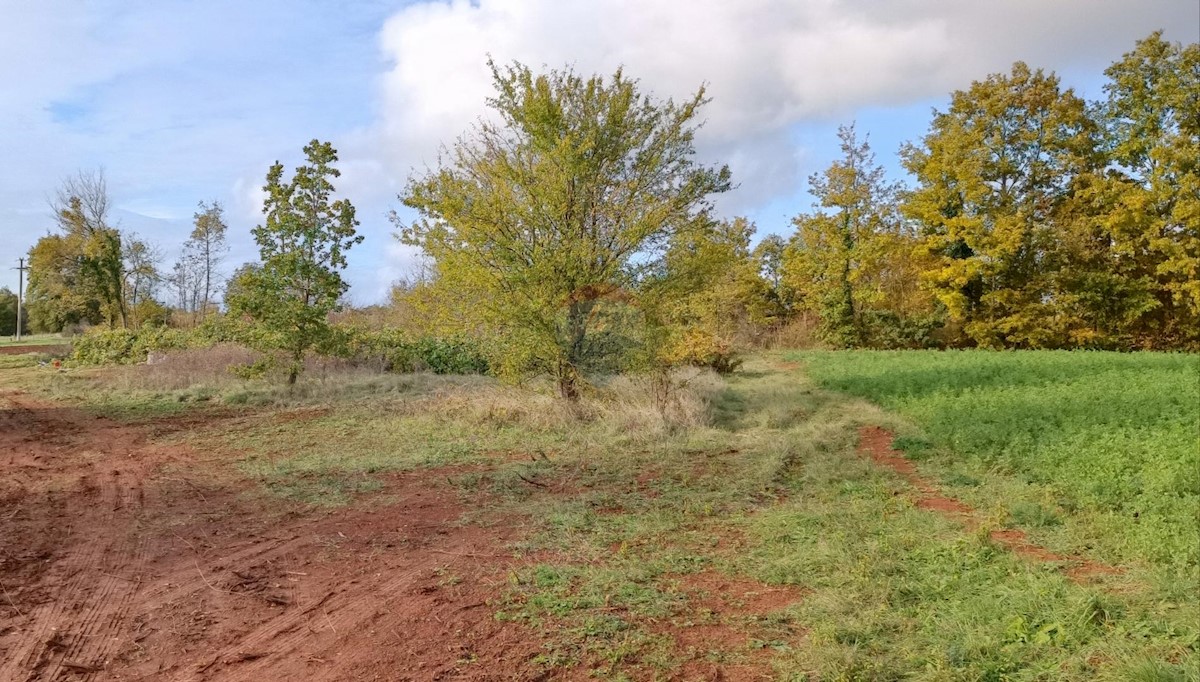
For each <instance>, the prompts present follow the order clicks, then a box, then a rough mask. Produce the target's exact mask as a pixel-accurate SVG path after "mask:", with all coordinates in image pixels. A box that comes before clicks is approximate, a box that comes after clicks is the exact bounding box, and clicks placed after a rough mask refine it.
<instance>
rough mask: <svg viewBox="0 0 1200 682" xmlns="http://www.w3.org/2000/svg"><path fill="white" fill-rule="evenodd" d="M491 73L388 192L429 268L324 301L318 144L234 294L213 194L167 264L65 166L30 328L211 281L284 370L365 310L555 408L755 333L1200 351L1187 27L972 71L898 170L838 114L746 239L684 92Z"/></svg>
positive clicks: (351, 226) (1191, 53)
mask: <svg viewBox="0 0 1200 682" xmlns="http://www.w3.org/2000/svg"><path fill="white" fill-rule="evenodd" d="M490 66H491V68H492V73H493V78H494V85H495V94H494V96H493V97H492V98H490V99H489V100H488V102H487V104H488V106H489V107H490V108H491V109H492V110H493V113H494V114H495V116H493V117H491V118H488V119H485V120H484V121H483V122H481V123H479V124H477V125H476V126H475V127H473V128H472V129H471V130H470V131H468V132H467V133H466V134H465V135H464V136H463V137H461V138H459V140H458V141H457V142H456V143H455V144H454V145H453V146H452V147H450V148H449V149H446V150H445V153H444V154H443V155H442V157H441V159H440V160H439V163H438V165H437V167H435V168H433V169H431V170H429V171H427V172H425V173H423V174H416V175H414V176H412V177H410V178H409V181H408V184H407V186H406V188H405V190H404V192H403V193H402V194H401V195H400V197H399V198H400V200H401V201H402V202H403V203H404V205H406V206H407V207H409V208H410V209H412V210H414V211H415V212H416V214H417V216H418V218H417V219H416V220H415V221H407V220H404V219H403V218H402V217H401V216H399V215H398V214H393V220H394V222H395V224H396V228H397V236H398V238H399V239H400V240H401V241H402V242H404V243H405V244H408V245H412V246H415V247H418V248H419V249H420V250H421V252H422V253H423V254H424V256H425V258H426V267H425V268H424V269H423V271H422V272H421V273H419V275H417V276H414V277H412V278H410V279H409V280H408V281H406V282H404V283H402V284H401V285H398V286H397V287H396V289H395V290H394V292H393V295H392V297H391V300H390V301H389V302H388V304H386V305H382V306H374V307H371V308H368V309H361V310H353V311H344V310H342V306H341V305H340V303H339V302H340V301H341V300H342V296H343V295H344V294H345V292H346V289H347V285H346V283H345V282H344V280H343V279H342V278H341V275H340V272H341V271H342V270H343V269H344V267H345V253H346V251H347V250H348V249H349V248H351V247H352V246H353V245H354V244H357V243H358V242H359V241H361V239H362V237H361V236H358V235H357V234H356V231H355V227H356V226H357V224H358V223H357V220H356V218H355V215H354V207H353V206H352V205H351V204H350V203H349V202H348V201H347V200H345V199H335V198H334V194H335V190H334V187H333V184H332V180H333V179H335V178H336V177H337V176H338V173H337V170H336V168H335V167H334V163H335V162H336V160H337V156H336V152H335V151H334V150H333V149H332V147H331V146H329V145H328V144H327V143H319V142H317V141H315V140H314V141H313V143H312V144H310V145H309V146H308V147H306V148H305V152H306V154H307V159H308V162H307V164H306V165H303V166H301V167H299V168H297V169H296V173H295V175H294V176H293V178H292V179H291V180H285V179H284V177H283V168H282V166H281V165H279V164H276V165H275V166H273V167H272V168H271V170H270V171H269V173H268V176H267V185H266V187H265V188H264V189H265V190H266V193H267V200H266V204H265V206H264V214H265V216H266V220H265V221H264V224H263V225H260V226H259V227H257V228H255V230H254V237H255V240H256V242H257V244H258V246H259V250H260V262H259V263H254V264H247V265H245V266H242V267H241V268H239V269H238V271H237V272H236V274H235V276H234V277H233V278H232V279H231V280H229V283H228V286H227V287H224V286H223V285H222V284H220V283H219V282H220V281H221V279H223V278H219V277H216V273H217V272H218V271H219V265H220V257H221V254H222V253H223V248H224V247H223V245H224V236H225V231H226V228H225V224H224V221H223V218H222V216H221V212H220V207H219V206H217V205H216V204H212V205H208V204H202V205H201V210H200V211H199V212H198V213H197V214H196V227H195V231H194V232H193V233H192V235H191V239H190V241H189V242H188V247H187V249H186V250H185V253H184V254H183V255H181V257H180V259H179V260H178V261H177V264H176V266H175V268H174V269H173V270H172V271H171V272H170V273H167V274H162V273H160V272H159V271H158V270H157V268H156V267H154V266H153V264H154V263H155V262H156V256H155V250H154V249H153V248H151V247H149V246H147V245H146V244H144V242H142V241H141V240H139V239H137V238H136V237H132V236H131V237H125V236H123V235H121V234H120V232H119V231H118V230H116V229H115V228H113V227H112V226H110V225H109V224H108V222H107V218H106V216H107V204H106V201H100V200H99V199H100V197H104V198H105V199H106V195H105V194H104V193H103V192H102V191H97V185H99V187H100V189H102V185H103V182H102V178H96V177H94V176H80V177H79V178H76V179H73V180H72V181H69V182H68V183H67V184H66V186H64V189H63V191H62V192H60V194H59V200H58V204H57V206H56V210H57V218H58V222H59V231H58V233H57V234H53V235H49V236H47V237H45V238H44V239H42V240H41V241H40V242H39V243H38V245H37V246H36V247H35V248H34V249H33V251H32V252H31V254H30V255H31V267H32V268H33V270H32V271H31V277H30V284H31V286H30V303H29V310H30V323H31V325H32V326H33V327H34V328H35V329H58V328H62V327H63V326H65V325H71V324H104V325H106V326H109V327H119V326H133V327H136V326H138V325H142V324H145V323H153V324H166V323H171V324H175V325H182V326H188V325H194V324H196V323H197V321H199V320H202V319H203V318H205V317H208V316H211V315H213V314H214V313H215V312H216V309H217V304H216V301H215V300H214V299H215V297H216V296H217V295H218V294H219V293H221V291H222V289H224V300H225V304H226V308H227V311H228V314H227V317H229V318H231V319H232V320H235V321H238V322H239V324H242V325H243V327H244V330H245V331H244V334H245V338H246V339H247V341H246V342H247V343H248V344H250V345H253V346H255V347H258V348H261V349H263V350H264V351H270V353H273V354H274V355H273V356H272V357H277V358H283V360H282V362H283V364H285V365H286V366H287V367H289V368H290V369H289V370H288V377H289V379H290V380H292V381H294V380H295V378H296V375H297V373H298V372H299V371H300V368H301V367H302V359H303V356H304V355H305V354H306V353H310V352H313V351H321V352H325V351H327V350H328V349H329V348H330V344H331V343H332V341H331V339H335V338H347V337H345V335H344V334H343V335H342V336H341V337H339V336H338V334H339V333H341V332H338V330H339V329H342V330H344V329H345V328H346V327H347V326H358V327H362V328H370V329H375V330H377V331H378V330H383V329H387V330H390V331H388V332H387V334H392V335H393V337H394V338H401V337H402V338H404V339H407V340H408V341H406V343H415V341H414V340H415V339H455V340H456V341H455V343H458V344H461V343H469V344H473V345H474V347H475V348H476V349H478V352H479V353H480V355H481V358H483V359H484V360H486V365H487V367H488V368H489V370H490V371H492V372H494V373H497V374H501V375H508V376H514V377H523V376H529V375H532V374H548V375H550V376H552V377H554V378H555V380H556V382H557V384H558V387H559V390H560V392H561V393H562V395H563V396H565V397H568V398H571V397H575V396H577V395H578V394H579V392H580V391H581V390H584V388H585V387H586V386H587V380H586V377H587V376H589V375H592V374H595V373H602V372H613V371H629V370H654V371H658V370H663V369H669V368H670V367H674V366H677V365H681V364H698V365H707V366H712V367H714V368H717V369H718V370H729V369H732V368H733V367H735V366H736V364H737V359H736V358H737V352H738V351H739V350H740V349H744V348H747V347H754V346H764V345H802V344H809V343H822V344H825V345H830V346H835V347H874V348H916V347H961V346H982V347H989V348H1115V349H1127V350H1134V349H1196V348H1197V347H1200V272H1198V269H1200V45H1197V44H1191V45H1186V46H1184V45H1180V44H1173V43H1169V42H1167V41H1164V40H1163V39H1162V36H1161V34H1159V33H1155V34H1153V35H1151V36H1149V37H1148V38H1146V39H1145V40H1142V41H1139V42H1138V43H1137V45H1136V46H1135V47H1134V49H1133V50H1132V51H1131V52H1129V53H1128V54H1126V55H1125V56H1124V57H1123V58H1122V59H1121V60H1119V61H1118V62H1116V63H1114V64H1112V65H1111V66H1110V67H1109V69H1107V71H1106V75H1107V77H1108V81H1107V84H1106V85H1105V88H1104V92H1105V98H1104V99H1103V100H1102V101H1095V102H1088V101H1085V100H1083V99H1082V98H1080V97H1079V96H1078V95H1076V94H1075V93H1074V92H1073V91H1072V90H1071V89H1069V88H1065V87H1063V86H1062V84H1061V83H1060V82H1059V80H1058V78H1057V77H1056V76H1054V75H1053V74H1049V73H1045V72H1043V71H1041V70H1035V69H1030V68H1029V67H1027V66H1026V65H1024V64H1022V63H1018V64H1016V65H1014V67H1013V69H1012V70H1011V72H1010V73H1006V74H994V75H991V76H988V77H987V78H985V79H983V80H981V81H978V82H975V83H973V84H972V85H971V87H970V88H968V89H966V90H963V91H959V92H955V93H953V94H952V97H951V101H950V105H949V107H948V108H947V109H946V110H945V111H935V112H934V115H933V120H932V121H931V123H930V126H929V129H928V131H927V133H926V135H925V136H924V137H923V138H921V139H920V140H918V141H915V142H912V143H910V144H907V145H905V146H904V147H903V148H902V149H901V150H900V152H899V154H900V157H899V158H900V162H901V164H902V165H903V167H904V168H905V169H906V170H907V171H908V172H909V174H910V175H911V178H912V185H911V186H906V185H904V184H902V183H899V182H896V181H893V180H889V179H888V178H887V177H886V174H885V172H884V169H883V167H882V166H881V164H879V163H878V161H877V160H876V157H875V156H874V154H873V153H872V151H871V149H870V147H869V145H868V143H867V140H866V138H865V136H863V135H860V134H859V132H858V131H856V130H855V128H854V127H853V126H852V125H851V126H845V127H843V128H842V129H841V130H840V131H839V138H840V142H841V150H842V154H841V157H840V158H839V159H838V160H837V161H835V162H834V163H833V164H831V165H830V166H829V168H827V169H825V170H824V171H822V172H820V173H817V174H814V175H813V176H812V177H811V178H810V183H809V184H810V191H811V193H812V195H813V197H814V199H815V202H814V205H815V208H814V209H813V210H812V211H811V212H808V213H804V214H802V215H799V216H797V217H796V218H795V220H794V227H795V231H794V233H793V234H792V235H790V236H777V235H770V236H767V237H765V238H763V239H761V240H760V241H758V242H757V244H755V243H754V239H753V236H754V231H755V227H754V225H753V224H751V223H749V222H748V221H746V220H745V219H741V218H735V219H731V220H725V219H720V218H718V217H717V216H716V215H715V214H714V209H713V203H712V202H713V199H714V197H715V196H716V195H718V194H720V193H722V192H725V191H728V190H729V189H730V188H731V187H732V178H731V177H730V173H729V170H728V168H726V167H724V166H708V165H704V164H700V163H698V162H697V161H696V160H695V158H694V135H695V132H696V129H697V125H698V124H697V122H698V120H699V115H700V112H701V111H702V109H703V106H704V104H705V103H706V102H707V99H706V95H705V92H704V90H703V89H701V90H700V91H698V92H697V93H695V95H694V96H692V97H690V98H688V99H686V100H683V101H678V102H676V101H671V100H666V101H663V100H658V99H655V98H653V97H651V96H649V95H647V94H646V93H644V92H643V91H642V90H641V88H640V85H639V83H638V81H636V80H634V79H631V78H629V77H628V76H626V75H625V74H624V73H623V72H621V71H618V72H617V73H615V74H614V75H613V76H611V77H607V78H605V77H600V76H590V77H587V76H582V75H580V74H577V73H575V72H574V71H572V70H570V69H568V70H563V71H553V70H552V71H549V72H548V73H534V72H533V71H531V70H530V69H529V68H527V67H525V66H523V65H521V64H514V65H511V66H498V65H496V64H491V65H490ZM168 293H169V295H168ZM396 334H399V335H400V336H394V335H396ZM385 336H386V334H385ZM393 337H387V338H393ZM322 349H325V350H324V351H323V350H322ZM340 352H349V351H345V349H342V351H340Z"/></svg>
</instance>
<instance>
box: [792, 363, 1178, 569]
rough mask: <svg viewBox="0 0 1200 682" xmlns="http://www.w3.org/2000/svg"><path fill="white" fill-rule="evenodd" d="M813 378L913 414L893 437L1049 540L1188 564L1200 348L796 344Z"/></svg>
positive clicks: (959, 486) (1138, 559) (1126, 559)
mask: <svg viewBox="0 0 1200 682" xmlns="http://www.w3.org/2000/svg"><path fill="white" fill-rule="evenodd" d="M796 357H797V358H798V359H801V360H803V361H804V362H805V364H806V367H807V372H808V373H809V374H810V375H811V376H812V377H814V378H815V379H816V380H817V381H818V382H819V383H820V384H821V385H822V386H824V387H827V388H829V389H832V390H837V391H843V392H846V393H850V394H853V395H857V396H862V397H864V398H868V399H870V400H872V401H874V402H876V403H878V404H879V405H882V406H883V407H885V408H887V409H889V410H891V411H894V412H897V413H899V414H901V415H903V416H904V417H906V418H908V419H909V420H911V422H912V423H913V424H914V425H915V429H914V430H913V431H912V432H911V433H909V434H908V435H909V437H908V438H903V439H898V441H897V445H898V447H901V448H903V449H905V450H906V451H907V452H908V454H909V456H910V457H911V458H914V459H918V460H919V461H921V463H922V466H923V470H925V471H926V472H927V473H929V474H931V475H934V476H937V477H940V478H941V480H942V481H943V482H945V483H947V484H948V487H949V488H950V489H951V490H952V492H953V493H954V494H955V495H956V496H959V497H962V498H964V499H965V500H967V501H968V502H970V503H972V504H975V505H977V506H980V507H982V508H985V509H988V508H990V509H992V511H993V512H995V513H997V514H999V515H1000V516H1008V517H1010V518H1011V519H1012V520H1013V521H1014V522H1015V523H1016V524H1017V525H1020V526H1022V527H1024V528H1025V529H1026V530H1028V531H1029V532H1031V533H1033V534H1034V536H1035V537H1036V539H1037V540H1038V541H1040V542H1042V543H1044V544H1047V545H1049V546H1051V547H1052V548H1054V549H1056V550H1060V551H1063V552H1068V553H1075V554H1082V555H1085V556H1089V557H1092V558H1096V559H1099V560H1102V561H1106V562H1109V563H1113V564H1130V563H1133V564H1137V563H1149V564H1152V565H1153V566H1155V567H1157V568H1160V569H1162V570H1165V571H1175V572H1177V573H1178V574H1180V575H1187V576H1193V577H1194V576H1196V575H1197V574H1196V567H1197V564H1198V563H1200V524H1198V514H1200V357H1198V356H1195V355H1183V354H1157V353H1137V354H1119V353H1100V352H1060V351H1053V352H1020V353H1014V352H1009V353H995V352H975V351H965V352H853V353H849V352H846V353H835V352H830V353H804V354H799V355H797V356H796Z"/></svg>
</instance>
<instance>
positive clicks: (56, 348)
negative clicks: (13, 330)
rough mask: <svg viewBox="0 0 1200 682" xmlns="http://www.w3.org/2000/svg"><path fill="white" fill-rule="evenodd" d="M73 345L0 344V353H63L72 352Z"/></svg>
mask: <svg viewBox="0 0 1200 682" xmlns="http://www.w3.org/2000/svg"><path fill="white" fill-rule="evenodd" d="M70 350H71V347H70V346H69V345H64V344H50V345H45V346H0V355H24V354H26V353H51V354H55V355H63V354H66V353H68V352H70Z"/></svg>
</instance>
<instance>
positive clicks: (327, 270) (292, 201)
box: [227, 140, 363, 384]
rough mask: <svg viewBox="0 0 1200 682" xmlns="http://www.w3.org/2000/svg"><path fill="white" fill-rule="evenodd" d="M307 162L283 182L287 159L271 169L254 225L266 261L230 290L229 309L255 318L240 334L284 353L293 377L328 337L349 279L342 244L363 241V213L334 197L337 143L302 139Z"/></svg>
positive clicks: (268, 349)
mask: <svg viewBox="0 0 1200 682" xmlns="http://www.w3.org/2000/svg"><path fill="white" fill-rule="evenodd" d="M304 153H305V156H306V158H307V160H308V165H304V166H300V167H299V168H297V169H296V172H295V175H294V176H293V178H292V179H291V180H290V181H288V182H284V180H283V164H280V163H275V164H274V165H273V166H271V169H270V170H269V171H268V173H267V184H266V186H265V187H263V190H264V191H265V192H266V194H267V198H266V200H265V202H264V205H263V212H264V213H266V215H267V219H266V222H265V223H264V224H263V225H260V226H258V227H256V228H254V240H255V242H256V243H257V244H258V248H259V257H260V259H261V261H262V263H261V265H260V266H258V267H256V268H253V269H243V270H242V271H241V273H240V274H239V275H238V278H237V280H236V282H235V283H234V285H233V286H231V290H232V291H231V292H229V294H227V301H228V303H229V309H230V314H231V315H233V316H245V317H246V318H248V319H249V320H251V321H252V323H253V324H252V325H250V326H249V327H248V328H247V331H248V333H247V335H246V336H245V337H244V338H243V342H244V343H245V344H246V345H248V346H250V347H251V348H254V349H256V350H259V351H261V352H263V353H264V354H267V355H269V356H273V355H274V354H275V353H279V352H282V353H283V354H284V355H285V356H286V358H287V362H288V364H287V375H288V383H289V384H294V383H295V382H296V378H297V377H298V376H299V374H300V372H301V371H302V370H303V366H304V365H303V361H304V356H305V354H306V353H307V352H309V351H310V350H312V349H314V348H315V347H317V346H319V345H321V344H322V343H326V342H327V341H328V337H329V336H330V333H331V332H330V326H329V321H328V315H329V313H331V312H333V311H335V310H337V309H338V308H339V307H340V304H339V302H338V301H339V299H340V298H341V296H342V295H343V294H344V293H346V290H347V288H348V287H349V285H347V284H346V282H345V280H343V279H342V276H341V272H340V271H341V270H342V269H344V268H345V267H346V256H345V252H346V250H348V249H349V248H350V247H352V246H354V245H355V244H358V243H359V242H361V241H362V239H363V238H362V235H357V234H356V233H355V227H356V226H357V225H358V221H357V220H356V219H355V213H354V206H353V205H351V204H350V202H349V201H347V200H346V199H338V200H336V201H333V199H332V197H333V192H334V187H333V184H332V182H331V178H337V177H338V176H340V175H341V173H340V172H339V171H338V170H337V169H336V168H334V166H333V164H334V163H335V162H336V161H337V151H336V150H335V149H334V148H333V147H332V145H330V144H329V143H327V142H324V143H323V142H319V141H317V140H313V141H312V142H310V143H309V144H308V145H306V146H305V147H304Z"/></svg>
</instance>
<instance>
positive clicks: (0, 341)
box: [0, 334, 70, 347]
mask: <svg viewBox="0 0 1200 682" xmlns="http://www.w3.org/2000/svg"><path fill="white" fill-rule="evenodd" d="M66 343H70V341H68V340H67V339H64V338H63V337H62V336H61V335H59V334H25V335H24V336H22V337H21V340H20V341H17V340H16V339H15V338H14V337H12V336H0V347H11V346H58V345H63V344H66Z"/></svg>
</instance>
